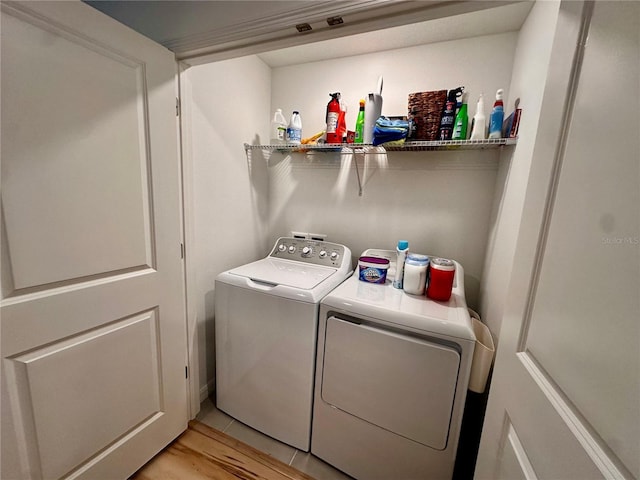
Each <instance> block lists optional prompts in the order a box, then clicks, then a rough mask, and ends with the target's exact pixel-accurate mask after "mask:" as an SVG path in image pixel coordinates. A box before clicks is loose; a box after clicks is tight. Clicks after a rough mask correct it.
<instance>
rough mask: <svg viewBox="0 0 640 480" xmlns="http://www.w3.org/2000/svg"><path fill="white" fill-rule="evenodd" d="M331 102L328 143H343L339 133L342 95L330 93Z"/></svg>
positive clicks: (328, 108) (327, 116)
mask: <svg viewBox="0 0 640 480" xmlns="http://www.w3.org/2000/svg"><path fill="white" fill-rule="evenodd" d="M329 95H330V96H331V101H330V102H329V103H328V104H327V115H326V120H327V143H341V142H342V138H341V136H340V134H339V133H338V117H339V116H340V93H339V92H336V93H330V94H329Z"/></svg>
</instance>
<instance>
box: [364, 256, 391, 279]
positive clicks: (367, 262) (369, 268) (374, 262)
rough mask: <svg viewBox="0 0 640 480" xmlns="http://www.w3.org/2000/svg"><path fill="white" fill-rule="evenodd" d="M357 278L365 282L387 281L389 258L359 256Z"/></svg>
mask: <svg viewBox="0 0 640 480" xmlns="http://www.w3.org/2000/svg"><path fill="white" fill-rule="evenodd" d="M358 270H359V277H358V278H359V279H360V280H362V281H363V282H367V283H379V284H384V283H385V282H386V281H387V270H389V260H388V259H386V258H380V257H367V256H364V257H360V258H359V259H358Z"/></svg>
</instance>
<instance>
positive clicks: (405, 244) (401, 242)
mask: <svg viewBox="0 0 640 480" xmlns="http://www.w3.org/2000/svg"><path fill="white" fill-rule="evenodd" d="M398 248H399V249H400V250H406V249H407V248H409V242H408V241H407V240H398Z"/></svg>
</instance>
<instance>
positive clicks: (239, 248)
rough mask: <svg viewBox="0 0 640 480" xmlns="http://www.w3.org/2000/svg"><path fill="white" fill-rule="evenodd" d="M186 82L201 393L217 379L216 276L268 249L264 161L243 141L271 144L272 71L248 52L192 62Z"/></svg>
mask: <svg viewBox="0 0 640 480" xmlns="http://www.w3.org/2000/svg"><path fill="white" fill-rule="evenodd" d="M182 83H183V95H184V98H183V105H184V110H183V128H185V131H184V134H183V139H184V140H183V142H184V146H183V148H184V150H185V152H184V161H185V162H186V165H185V170H186V171H187V172H189V173H188V178H186V182H185V185H187V187H188V190H190V191H187V192H186V203H187V206H186V209H187V212H186V215H187V225H189V226H191V229H190V231H188V232H187V240H188V244H187V268H188V271H189V272H190V281H191V284H190V285H188V289H189V298H188V302H189V313H190V315H192V316H193V315H195V316H196V318H197V320H196V322H197V330H198V350H199V362H198V363H199V367H200V373H199V381H200V386H201V395H202V394H206V388H207V387H208V388H209V389H211V387H212V385H211V382H212V381H213V379H214V378H215V350H214V338H215V337H214V323H213V307H214V302H213V300H214V299H213V291H214V280H215V277H216V275H217V274H218V273H220V272H222V271H224V270H227V269H229V268H231V267H233V266H236V265H240V264H243V263H247V262H250V261H253V260H255V259H256V258H259V257H260V256H262V255H264V252H265V248H267V245H266V243H265V241H266V239H267V237H266V234H265V233H266V229H267V219H268V197H267V194H268V188H267V171H266V165H265V163H264V162H253V163H249V162H248V161H247V157H246V155H245V152H244V148H243V144H244V143H245V142H248V143H253V142H255V143H261V142H262V143H267V142H268V126H269V123H268V121H266V120H265V119H267V118H268V117H269V115H270V113H269V111H270V96H271V71H270V69H269V67H268V66H267V65H265V64H264V62H262V61H261V60H260V59H258V58H257V57H255V56H253V57H243V58H238V59H234V60H228V61H224V62H218V63H212V64H207V65H201V66H198V67H192V68H190V69H188V70H187V71H186V72H185V74H184V75H183V76H182ZM188 281H189V278H188ZM207 384H208V385H207Z"/></svg>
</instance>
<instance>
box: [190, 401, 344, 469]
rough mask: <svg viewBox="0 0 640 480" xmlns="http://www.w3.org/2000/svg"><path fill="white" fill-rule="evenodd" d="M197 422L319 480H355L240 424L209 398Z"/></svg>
mask: <svg viewBox="0 0 640 480" xmlns="http://www.w3.org/2000/svg"><path fill="white" fill-rule="evenodd" d="M196 420H198V421H200V422H202V423H204V424H206V425H209V426H210V427H213V428H216V429H218V430H220V431H221V432H224V433H226V434H227V435H229V436H231V437H233V438H235V439H236V440H240V441H241V442H244V443H246V444H248V445H251V446H252V447H254V448H257V449H258V450H260V451H262V452H264V453H268V454H269V455H272V456H273V457H274V458H277V459H278V460H280V461H281V462H284V463H286V464H288V465H291V466H292V467H294V468H297V469H298V470H300V471H301V472H304V473H306V474H308V475H311V476H312V477H314V478H315V479H317V480H353V479H352V477H350V476H349V475H347V474H345V473H342V472H341V471H340V470H337V469H335V468H333V467H332V466H331V465H329V464H327V463H325V462H323V461H322V460H320V459H319V458H317V457H315V456H313V455H311V454H310V453H308V452H303V451H300V450H297V449H295V448H293V447H290V446H289V445H286V444H284V443H281V442H279V441H277V440H274V439H273V438H271V437H268V436H267V435H264V434H262V433H260V432H258V431H257V430H254V429H253V428H251V427H248V426H246V425H244V424H243V423H240V422H238V421H237V420H235V419H233V418H232V417H230V416H229V415H227V414H226V413H224V412H222V411H220V410H218V409H217V408H216V406H215V404H214V403H213V401H212V399H210V398H207V399H206V400H205V401H204V402H202V404H201V405H200V413H198V415H197V416H196Z"/></svg>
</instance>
